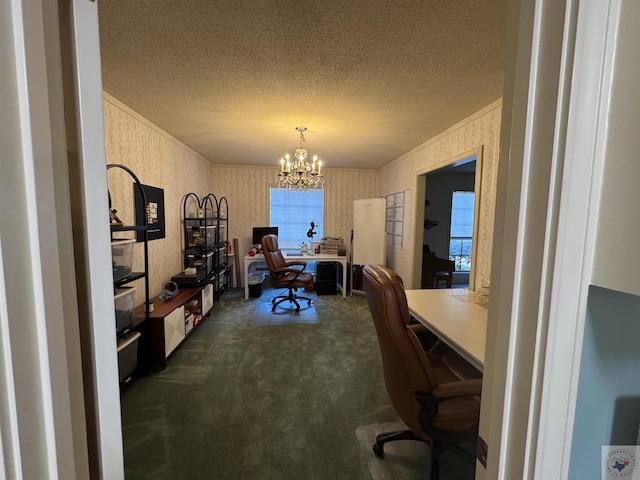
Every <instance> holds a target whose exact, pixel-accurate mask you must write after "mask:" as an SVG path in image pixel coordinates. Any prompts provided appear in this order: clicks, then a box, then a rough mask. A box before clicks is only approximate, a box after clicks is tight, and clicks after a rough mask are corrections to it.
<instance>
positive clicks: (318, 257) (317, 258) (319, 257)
mask: <svg viewBox="0 0 640 480" xmlns="http://www.w3.org/2000/svg"><path fill="white" fill-rule="evenodd" d="M284 259H285V260H286V261H287V262H293V261H294V260H304V261H305V262H337V263H340V264H342V285H341V288H340V289H341V290H342V297H343V298H344V297H346V296H347V257H346V256H338V255H331V254H329V253H316V254H315V255H287V254H286V253H285V256H284ZM264 261H265V259H264V255H262V254H258V255H254V256H253V257H252V256H250V255H245V257H244V298H245V299H247V298H249V282H248V281H247V280H248V278H249V266H250V265H251V264H252V263H255V262H264Z"/></svg>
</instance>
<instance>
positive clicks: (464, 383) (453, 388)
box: [431, 378, 482, 399]
mask: <svg viewBox="0 0 640 480" xmlns="http://www.w3.org/2000/svg"><path fill="white" fill-rule="evenodd" d="M481 393H482V379H481V378H472V379H469V380H460V381H458V382H450V383H443V384H441V385H438V386H437V387H435V388H434V389H432V390H431V394H432V395H433V396H434V397H436V398H438V399H445V398H452V397H471V396H475V395H480V394H481Z"/></svg>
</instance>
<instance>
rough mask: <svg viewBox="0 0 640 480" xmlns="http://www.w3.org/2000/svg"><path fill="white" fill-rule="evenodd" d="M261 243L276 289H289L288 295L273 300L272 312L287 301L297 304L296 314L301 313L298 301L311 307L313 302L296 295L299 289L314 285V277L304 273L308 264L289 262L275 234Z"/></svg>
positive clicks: (266, 236) (266, 237) (263, 239)
mask: <svg viewBox="0 0 640 480" xmlns="http://www.w3.org/2000/svg"><path fill="white" fill-rule="evenodd" d="M260 243H261V245H262V253H264V259H265V260H266V261H267V265H268V266H269V273H270V275H271V284H272V285H273V286H274V287H276V288H286V289H288V293H287V294H286V295H278V296H276V297H274V298H273V300H272V301H271V303H273V306H272V307H271V311H272V312H273V311H275V309H276V307H277V306H278V305H280V304H281V303H282V302H285V301H288V302H289V303H293V304H295V306H296V312H299V311H300V304H299V303H298V300H306V302H307V306H311V301H312V300H311V299H310V298H308V297H302V296H300V295H296V294H295V292H296V291H297V290H298V288H306V287H310V286H312V285H313V275H311V274H310V273H307V272H305V271H304V269H305V268H306V266H307V262H304V261H301V260H296V261H292V262H287V261H286V260H285V259H284V255H282V252H281V251H280V249H279V248H278V237H277V236H275V235H273V234H270V235H265V236H264V237H262V240H261V241H260ZM293 267H302V268H293Z"/></svg>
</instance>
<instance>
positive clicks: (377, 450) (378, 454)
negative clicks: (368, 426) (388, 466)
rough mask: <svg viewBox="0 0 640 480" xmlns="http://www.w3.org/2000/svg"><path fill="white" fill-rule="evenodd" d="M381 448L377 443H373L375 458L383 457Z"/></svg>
mask: <svg viewBox="0 0 640 480" xmlns="http://www.w3.org/2000/svg"><path fill="white" fill-rule="evenodd" d="M383 448H384V447H383V446H382V445H380V444H379V443H375V444H374V445H373V453H375V454H376V457H383V456H384V450H383Z"/></svg>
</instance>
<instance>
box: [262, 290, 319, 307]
mask: <svg viewBox="0 0 640 480" xmlns="http://www.w3.org/2000/svg"><path fill="white" fill-rule="evenodd" d="M295 290H296V289H295V288H290V289H289V292H288V293H287V294H286V295H278V296H276V297H273V300H271V303H272V304H273V306H272V307H271V311H272V312H275V311H276V307H277V306H278V305H280V304H281V303H282V302H286V301H288V302H289V303H293V304H295V306H296V312H299V311H300V304H299V303H298V300H304V301H306V302H307V307H310V306H311V302H312V300H311V299H310V298H308V297H302V296H299V295H296V294H295V293H294V291H295Z"/></svg>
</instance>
